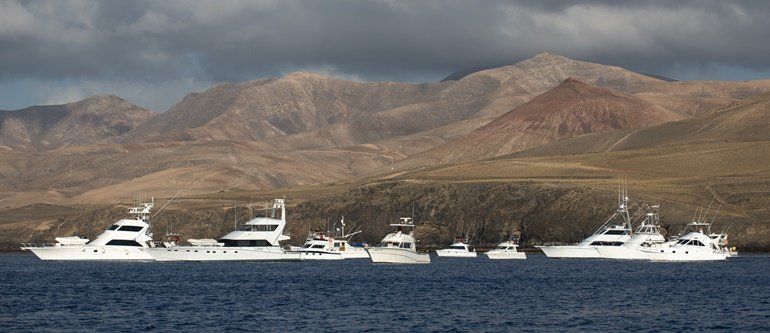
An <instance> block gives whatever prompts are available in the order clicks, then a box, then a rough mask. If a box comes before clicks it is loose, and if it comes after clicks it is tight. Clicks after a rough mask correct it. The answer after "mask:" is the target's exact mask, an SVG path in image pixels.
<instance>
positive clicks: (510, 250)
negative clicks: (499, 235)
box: [486, 237, 527, 259]
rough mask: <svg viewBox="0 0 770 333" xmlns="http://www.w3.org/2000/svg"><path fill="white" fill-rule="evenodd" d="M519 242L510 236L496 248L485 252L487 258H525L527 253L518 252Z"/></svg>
mask: <svg viewBox="0 0 770 333" xmlns="http://www.w3.org/2000/svg"><path fill="white" fill-rule="evenodd" d="M518 246H519V244H518V243H517V242H516V240H515V238H513V237H511V238H510V239H509V240H508V241H505V242H502V243H500V244H499V245H497V247H496V248H494V249H493V250H490V251H489V252H487V253H486V255H487V257H489V259H527V254H526V253H524V252H519V251H518V250H517V247H518Z"/></svg>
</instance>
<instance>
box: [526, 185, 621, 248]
mask: <svg viewBox="0 0 770 333" xmlns="http://www.w3.org/2000/svg"><path fill="white" fill-rule="evenodd" d="M622 192H623V193H624V194H625V190H623V191H622ZM616 219H620V221H619V223H617V224H614V223H615V222H614V221H615V220H616ZM631 234H632V230H631V217H630V216H629V214H628V196H625V195H623V196H622V197H621V200H619V203H618V209H617V210H616V211H615V213H614V214H612V216H611V217H610V218H609V219H607V221H606V222H604V224H602V226H601V227H599V229H598V230H597V231H596V232H595V233H594V234H593V235H591V236H589V237H588V238H586V239H584V240H583V241H582V242H580V243H578V244H576V245H554V246H536V247H537V248H539V249H540V250H542V251H543V253H545V255H546V256H548V257H549V258H599V257H600V255H599V251H597V248H602V247H618V246H622V245H623V244H625V243H626V242H627V241H628V240H629V239H631Z"/></svg>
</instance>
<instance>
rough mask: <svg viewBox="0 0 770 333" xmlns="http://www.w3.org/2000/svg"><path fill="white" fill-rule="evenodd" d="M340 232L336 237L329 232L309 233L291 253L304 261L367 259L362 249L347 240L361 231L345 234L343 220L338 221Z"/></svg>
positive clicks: (367, 256) (367, 255)
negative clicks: (340, 224)
mask: <svg viewBox="0 0 770 333" xmlns="http://www.w3.org/2000/svg"><path fill="white" fill-rule="evenodd" d="M340 222H341V223H342V230H341V232H340V233H339V236H338V237H335V236H334V235H333V234H332V233H331V232H328V233H327V232H321V231H316V232H313V233H311V234H310V235H309V236H308V237H307V240H306V241H305V244H303V245H302V246H301V247H292V252H297V253H300V254H302V259H305V260H342V259H367V258H369V253H368V252H366V249H365V248H363V247H358V246H352V245H350V243H349V242H348V240H349V239H350V238H351V237H353V236H354V235H356V234H358V233H360V232H361V231H360V230H358V231H355V232H352V233H349V234H346V233H345V218H344V217H343V218H342V220H341V221H340Z"/></svg>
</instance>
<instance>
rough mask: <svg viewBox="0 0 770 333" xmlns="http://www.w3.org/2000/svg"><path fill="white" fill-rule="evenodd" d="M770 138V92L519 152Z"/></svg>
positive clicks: (535, 153)
mask: <svg viewBox="0 0 770 333" xmlns="http://www.w3.org/2000/svg"><path fill="white" fill-rule="evenodd" d="M756 141H770V93H763V94H758V95H756V96H753V97H750V98H746V99H744V100H741V101H739V102H735V103H734V104H732V105H729V106H726V107H722V108H718V109H716V110H712V111H711V112H708V113H703V114H700V115H698V116H695V117H692V118H689V119H685V120H681V121H676V122H671V123H666V124H662V125H659V126H653V127H649V128H645V129H640V130H624V131H615V132H607V133H597V134H591V135H584V136H580V137H576V138H572V139H569V140H563V141H558V142H554V143H551V144H547V145H543V146H540V147H535V148H532V149H530V150H527V151H522V152H520V153H517V154H515V155H516V156H551V155H565V154H584V153H596V152H604V151H619V150H631V149H639V148H655V147H664V146H669V145H692V144H700V143H721V142H728V143H729V142H756Z"/></svg>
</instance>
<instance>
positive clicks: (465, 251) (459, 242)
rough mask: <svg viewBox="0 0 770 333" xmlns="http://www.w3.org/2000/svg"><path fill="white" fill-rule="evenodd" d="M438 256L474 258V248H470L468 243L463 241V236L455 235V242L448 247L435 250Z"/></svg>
mask: <svg viewBox="0 0 770 333" xmlns="http://www.w3.org/2000/svg"><path fill="white" fill-rule="evenodd" d="M436 255H438V256H439V257H449V258H476V250H472V249H471V248H470V245H468V244H467V243H465V238H464V237H456V238H455V242H454V244H452V245H449V247H448V248H445V249H441V250H436Z"/></svg>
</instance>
